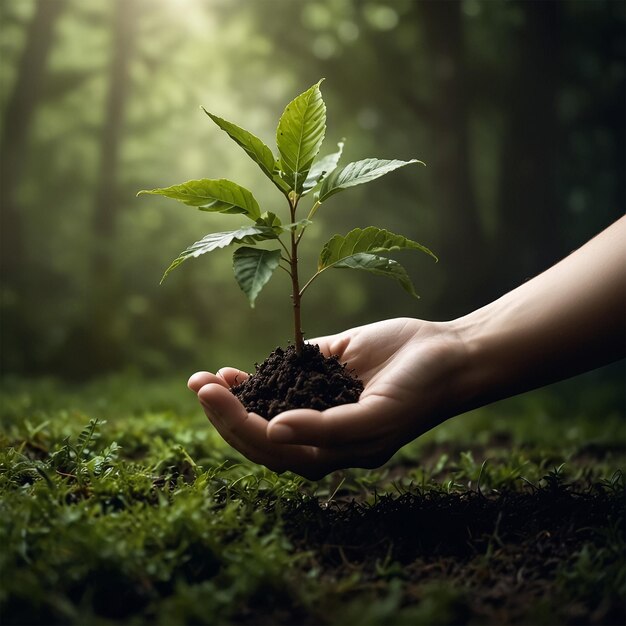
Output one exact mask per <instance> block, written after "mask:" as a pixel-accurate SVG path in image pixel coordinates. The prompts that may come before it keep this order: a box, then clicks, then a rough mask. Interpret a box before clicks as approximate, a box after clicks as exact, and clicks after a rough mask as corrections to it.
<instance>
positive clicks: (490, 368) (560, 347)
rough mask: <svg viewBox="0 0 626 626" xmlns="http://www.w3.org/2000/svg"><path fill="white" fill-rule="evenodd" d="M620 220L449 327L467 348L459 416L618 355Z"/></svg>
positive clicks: (625, 284) (624, 247) (623, 250)
mask: <svg viewBox="0 0 626 626" xmlns="http://www.w3.org/2000/svg"><path fill="white" fill-rule="evenodd" d="M625 316H626V218H622V219H620V220H619V221H618V222H616V223H615V224H613V225H612V226H611V227H609V228H608V229H607V230H605V231H603V232H602V233H600V235H598V236H597V237H596V238H594V239H592V240H591V241H590V242H588V243H587V244H585V245H584V246H583V247H582V248H580V249H578V250H576V251H575V252H573V253H572V254H571V255H570V256H568V257H567V258H565V259H564V260H563V261H561V262H560V263H558V264H557V265H555V266H553V267H551V268H550V269H549V270H547V271H546V272H544V273H543V274H540V275H539V276H537V277H536V278H534V279H532V280H530V281H528V282H527V283H524V284H523V285H521V286H520V287H518V288H517V289H515V290H513V291H511V292H509V293H508V294H506V295H505V296H503V297H502V298H500V299H498V300H496V301H494V302H492V303H491V304H489V305H487V306H485V307H483V308H482V309H479V310H477V311H475V312H473V313H471V314H469V315H467V316H465V317H463V318H460V319H458V320H455V321H454V322H451V327H452V328H453V329H454V331H455V332H456V333H458V336H459V337H460V338H461V341H462V343H463V345H464V347H465V353H466V357H465V367H464V368H463V374H462V375H461V380H460V382H459V392H458V397H459V401H460V402H461V406H460V407H459V408H461V409H462V410H468V409H471V408H473V407H476V406H480V405H483V404H486V403H488V402H492V401H494V400H498V399H500V398H504V397H508V396H511V395H515V394H517V393H521V392H524V391H528V390H530V389H534V388H536V387H540V386H543V385H546V384H549V383H552V382H556V381H557V380H561V379H564V378H568V377H570V376H573V375H575V374H578V373H581V372H583V371H587V370H590V369H593V368H595V367H599V366H601V365H605V364H607V363H610V362H612V361H615V360H617V359H619V358H622V357H623V356H624V353H625V350H626V335H625V327H626V317H625Z"/></svg>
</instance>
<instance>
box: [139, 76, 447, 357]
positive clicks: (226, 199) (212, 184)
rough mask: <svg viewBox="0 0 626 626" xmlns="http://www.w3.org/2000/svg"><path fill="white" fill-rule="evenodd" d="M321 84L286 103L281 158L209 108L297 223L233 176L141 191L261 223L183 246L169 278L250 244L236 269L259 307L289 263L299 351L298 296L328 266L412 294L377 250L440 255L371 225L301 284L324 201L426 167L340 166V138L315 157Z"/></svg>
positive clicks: (371, 162) (322, 113) (342, 242)
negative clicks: (270, 244)
mask: <svg viewBox="0 0 626 626" xmlns="http://www.w3.org/2000/svg"><path fill="white" fill-rule="evenodd" d="M321 82H322V81H321V80H320V81H319V82H318V83H316V84H315V85H313V86H312V87H311V88H310V89H308V90H307V91H305V92H304V93H302V94H300V95H299V96H297V97H296V98H295V99H294V100H292V101H291V102H290V103H289V104H288V105H287V106H286V107H285V110H284V112H283V114H282V115H281V117H280V119H279V121H278V127H277V129H276V144H277V148H278V155H279V156H278V158H276V157H275V156H274V154H273V153H272V151H271V149H270V148H269V147H268V146H267V145H266V144H265V143H264V142H263V141H261V140H260V139H259V138H258V137H256V136H255V135H253V134H252V133H250V132H249V131H247V130H245V129H243V128H241V127H239V126H237V125H235V124H233V123H231V122H229V121H227V120H224V119H222V118H221V117H218V116H217V115H214V114H213V113H210V112H209V111H207V110H206V109H204V108H203V110H204V112H205V113H206V114H207V115H208V116H209V118H210V119H211V120H212V121H213V122H215V124H217V126H218V127H219V128H221V129H222V130H223V131H224V132H226V133H227V134H228V136H229V137H230V138H231V139H232V140H233V141H234V142H235V143H237V145H239V146H240V147H241V148H243V150H244V151H245V152H246V154H247V155H248V156H249V157H250V158H251V159H252V160H253V161H254V162H255V163H257V165H259V167H260V168H261V170H262V171H263V173H264V174H265V175H266V176H267V177H268V178H269V179H270V180H271V181H272V182H273V183H274V184H275V185H276V186H277V187H278V189H279V190H280V191H281V193H282V194H283V195H284V196H285V198H286V199H287V201H288V205H289V217H290V222H291V223H290V224H289V225H288V226H282V225H281V222H280V219H279V218H278V217H277V216H276V215H274V214H264V217H262V216H261V214H260V208H259V205H258V203H257V201H256V200H255V198H254V196H253V195H252V193H251V192H250V191H248V190H246V189H244V188H243V187H241V186H239V185H237V184H236V183H233V182H231V181H228V180H209V179H202V180H196V181H188V182H186V183H183V184H182V185H173V186H171V187H166V188H159V189H152V190H149V191H142V192H139V193H148V194H157V195H163V196H166V197H168V198H173V199H175V200H179V201H180V202H183V203H184V204H187V205H190V206H193V207H197V208H199V209H201V210H204V211H212V212H220V213H244V214H245V215H246V216H247V217H249V218H250V219H252V220H255V222H256V225H255V226H248V227H246V226H244V227H241V228H239V229H237V230H233V231H228V232H220V233H211V234H209V235H206V236H205V237H203V238H202V239H201V240H200V241H197V242H196V243H194V244H192V245H191V246H189V247H188V248H187V249H186V250H184V251H183V252H182V253H181V254H180V255H179V256H178V257H177V258H176V259H175V260H174V261H173V262H172V263H171V264H170V266H169V267H168V268H167V270H166V271H165V273H164V275H163V279H165V277H166V276H167V275H168V274H169V273H170V272H171V271H172V270H173V269H175V268H176V267H178V266H179V265H181V264H182V263H183V262H184V261H186V260H187V259H189V258H195V257H198V256H200V255H203V254H205V253H207V252H212V251H214V250H217V249H220V248H224V247H227V246H230V245H233V244H246V246H245V247H243V248H239V249H238V250H235V252H234V255H233V268H234V272H235V278H236V280H237V283H238V284H239V286H240V287H241V289H242V291H243V292H244V293H245V294H246V296H247V297H248V300H249V302H250V306H252V307H254V303H255V300H256V298H257V296H258V295H259V293H260V291H261V289H262V288H263V287H264V285H265V284H266V283H267V282H268V281H269V279H270V278H271V277H272V274H273V273H274V270H275V269H276V268H277V267H278V266H279V265H280V262H281V261H284V262H285V263H286V265H283V266H282V267H283V269H285V271H286V272H287V273H288V274H289V275H290V277H291V284H292V294H291V295H292V301H293V304H294V324H295V344H296V348H297V349H300V348H301V345H302V342H303V339H302V330H301V328H300V314H299V310H300V300H301V298H302V294H303V293H304V290H305V289H306V288H307V287H308V286H309V285H310V284H311V282H312V281H313V280H314V279H315V278H316V277H317V276H318V275H319V274H320V273H321V272H322V271H323V270H325V269H327V268H329V267H337V268H344V269H345V268H348V269H359V270H364V271H367V272H370V273H372V274H378V275H381V276H387V277H390V278H393V279H394V280H396V281H398V283H399V284H400V285H401V286H402V287H403V288H404V290H405V291H407V292H408V293H409V294H411V295H413V296H417V294H416V293H415V289H414V287H413V284H412V283H411V280H410V278H409V276H408V274H407V272H406V270H405V269H404V268H403V267H402V266H401V265H400V264H399V263H398V262H397V261H395V260H392V259H387V258H385V257H381V256H379V255H378V254H377V253H380V252H390V251H393V250H401V249H409V250H419V251H421V252H425V253H426V254H428V255H430V256H431V257H433V258H435V260H436V257H435V255H434V254H433V253H432V252H430V250H428V249H427V248H426V247H424V246H422V245H421V244H418V243H417V242H415V241H411V240H410V239H407V238H406V237H403V236H401V235H395V234H393V233H390V232H389V231H386V230H382V229H379V228H374V227H370V228H367V229H365V230H361V229H356V230H354V231H352V232H351V233H349V234H348V235H347V236H346V237H345V238H344V237H341V236H340V235H335V237H333V238H332V239H331V240H330V241H329V242H328V243H327V244H326V245H325V246H324V249H323V250H322V254H321V256H320V263H319V265H318V271H317V272H316V273H315V274H313V276H312V277H311V278H310V279H309V280H308V282H307V283H306V284H305V286H304V287H303V288H302V289H300V283H299V259H298V246H299V244H300V241H301V239H302V237H303V235H304V233H305V230H306V228H307V227H308V226H309V225H310V224H311V223H312V218H313V217H314V216H315V213H316V211H317V209H318V208H319V206H320V205H321V203H322V202H325V201H326V200H327V199H328V198H330V197H331V196H333V195H334V194H336V193H338V192H340V191H342V190H344V189H348V188H350V187H354V186H357V185H361V184H364V183H367V182H370V181H373V180H376V179H377V178H380V177H381V176H384V175H385V174H388V173H390V172H393V171H395V170H397V169H399V168H401V167H404V166H406V165H410V164H413V163H420V164H422V165H423V163H422V162H421V161H418V160H417V159H412V160H410V161H399V160H380V159H365V160H361V161H357V162H354V163H349V164H348V165H346V166H345V167H343V168H342V169H339V170H338V169H337V166H338V163H339V159H340V158H341V155H342V152H343V146H344V142H343V141H341V142H339V143H338V145H337V148H338V149H337V151H335V152H333V153H331V154H328V155H326V156H324V157H322V158H317V157H318V153H319V151H320V148H321V146H322V143H323V141H324V137H325V134H326V105H325V103H324V100H323V98H322V94H321V91H320V84H321ZM310 192H314V193H313V197H314V198H315V200H314V203H313V205H312V207H311V209H310V211H309V214H308V217H307V218H306V219H305V220H302V219H300V220H297V221H296V212H297V209H298V208H299V207H298V205H299V203H300V200H301V198H302V197H304V196H306V195H307V194H309V193H310ZM283 234H284V235H288V237H289V244H290V245H287V244H286V243H285V242H283V241H282V240H281V239H280V237H281V235H283ZM272 239H276V240H278V241H279V243H280V245H281V246H282V249H283V250H282V251H281V250H279V249H275V250H265V249H261V248H258V249H257V248H252V247H250V246H251V245H252V246H256V244H257V243H259V242H263V241H268V240H272ZM348 250H349V252H347V251H348ZM374 253H376V254H374ZM163 279H162V280H163ZM161 282H162V281H161ZM296 311H297V314H296Z"/></svg>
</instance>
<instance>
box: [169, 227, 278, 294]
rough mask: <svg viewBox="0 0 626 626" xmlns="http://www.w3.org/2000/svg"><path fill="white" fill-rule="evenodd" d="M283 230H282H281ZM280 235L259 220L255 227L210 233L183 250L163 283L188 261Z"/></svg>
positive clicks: (173, 262) (172, 263)
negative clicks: (228, 247) (173, 271)
mask: <svg viewBox="0 0 626 626" xmlns="http://www.w3.org/2000/svg"><path fill="white" fill-rule="evenodd" d="M280 230H282V229H280ZM277 237H278V234H277V232H276V229H275V228H273V227H271V226H264V225H263V224H262V220H260V219H259V220H258V221H257V224H256V225H255V226H244V227H242V228H239V229H237V230H231V231H228V232H223V233H210V234H209V235H206V236H205V237H203V238H202V239H200V241H196V242H195V243H192V244H191V245H190V246H189V247H188V248H187V249H186V250H183V252H181V253H180V254H179V255H178V257H176V258H175V259H174V260H173V261H172V262H171V264H170V266H169V267H168V268H167V269H166V270H165V273H164V274H163V277H162V278H161V282H163V281H164V280H165V278H166V277H167V275H168V274H169V273H170V272H171V271H172V270H173V269H175V268H177V267H178V266H179V265H180V264H181V263H184V262H185V261H186V260H187V259H191V258H195V257H199V256H200V255H202V254H206V253H207V252H212V251H213V250H217V249H219V248H225V247H226V246H230V245H233V244H238V243H247V244H254V243H256V242H257V241H266V240H268V239H276V238H277Z"/></svg>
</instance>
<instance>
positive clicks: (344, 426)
mask: <svg viewBox="0 0 626 626" xmlns="http://www.w3.org/2000/svg"><path fill="white" fill-rule="evenodd" d="M383 400H384V401H383ZM393 415H394V411H393V406H389V399H388V398H385V399H382V398H380V397H377V396H368V397H367V398H364V399H361V400H360V401H359V402H358V403H354V404H344V405H341V406H336V407H333V408H331V409H327V410H325V411H315V410H313V409H294V410H291V411H285V412H284V413H281V414H280V415H278V416H277V417H275V418H274V419H273V420H272V421H271V422H270V424H269V427H268V432H267V435H268V438H269V439H270V441H273V442H276V443H289V444H300V445H309V446H316V447H321V448H338V447H342V446H347V445H355V444H362V443H366V442H370V441H376V440H382V439H383V437H384V436H385V435H386V434H387V432H388V431H389V428H390V425H391V426H392V425H393V422H394V419H393Z"/></svg>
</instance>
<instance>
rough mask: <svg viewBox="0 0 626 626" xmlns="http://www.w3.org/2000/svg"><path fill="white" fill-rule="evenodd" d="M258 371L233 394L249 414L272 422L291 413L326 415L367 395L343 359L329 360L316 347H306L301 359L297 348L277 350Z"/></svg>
mask: <svg viewBox="0 0 626 626" xmlns="http://www.w3.org/2000/svg"><path fill="white" fill-rule="evenodd" d="M255 367H256V371H255V373H254V374H252V376H250V378H248V380H246V381H244V382H243V383H241V384H240V385H236V386H235V387H233V388H232V389H231V391H232V392H233V393H234V394H235V395H236V396H237V397H238V398H239V400H241V402H242V404H243V405H244V406H245V407H246V409H247V410H248V411H250V412H251V413H257V414H258V415H261V416H262V417H264V418H266V419H268V420H270V419H272V417H275V416H276V415H278V414H279V413H282V412H283V411H287V410H289V409H303V408H306V409H316V410H318V411H323V410H324V409H329V408H330V407H333V406H337V405H340V404H349V403H351V402H356V401H357V400H358V399H359V396H360V395H361V392H362V391H363V383H362V382H361V381H360V380H359V379H358V378H357V377H356V376H355V375H354V374H353V372H352V371H351V370H349V369H347V367H346V364H343V365H342V364H341V363H339V357H337V356H331V357H325V356H324V355H323V354H322V353H321V352H320V350H319V348H318V347H317V346H315V345H309V344H306V345H305V346H304V350H303V352H302V354H301V355H298V354H296V349H295V347H294V346H289V347H287V349H286V350H283V349H282V348H276V349H275V350H274V351H273V352H272V353H271V354H270V355H269V356H268V357H267V359H265V361H263V363H261V364H260V365H259V364H256V366H255Z"/></svg>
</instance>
